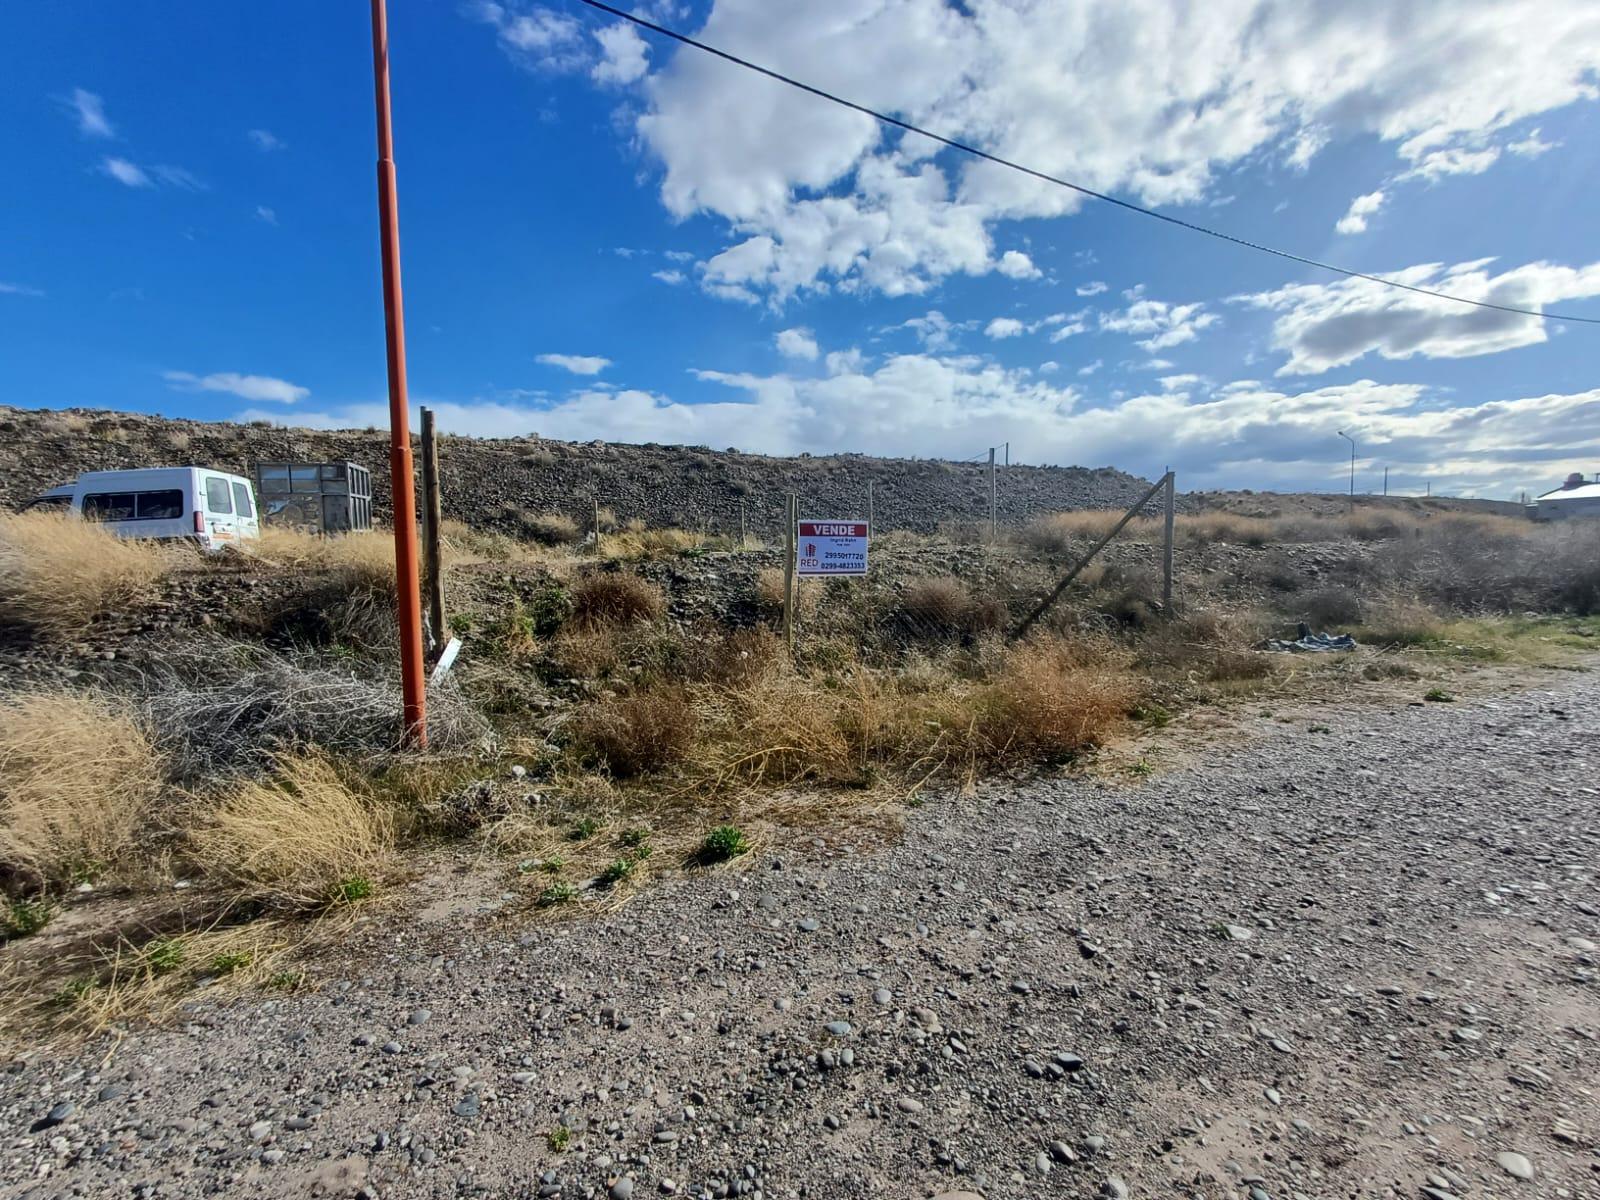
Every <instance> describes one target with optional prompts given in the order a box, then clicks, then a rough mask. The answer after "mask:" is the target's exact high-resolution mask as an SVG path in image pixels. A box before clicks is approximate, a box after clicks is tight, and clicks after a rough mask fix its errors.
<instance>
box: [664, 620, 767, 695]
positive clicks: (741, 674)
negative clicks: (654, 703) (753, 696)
mask: <svg viewBox="0 0 1600 1200" xmlns="http://www.w3.org/2000/svg"><path fill="white" fill-rule="evenodd" d="M783 653H784V648H783V642H782V641H781V640H780V639H779V638H778V636H777V634H775V633H774V632H773V631H772V630H770V629H766V628H763V627H756V628H752V629H735V630H733V631H732V632H729V633H726V634H722V635H720V636H716V637H711V638H700V639H697V640H695V641H692V642H690V643H689V645H688V647H687V652H686V654H685V660H684V664H683V665H684V677H685V678H686V679H688V680H690V681H692V682H696V683H720V684H738V683H747V682H749V681H750V680H751V679H753V678H754V677H755V676H756V675H758V674H760V673H761V672H762V671H765V670H766V669H767V668H768V667H769V666H770V665H771V664H772V663H773V662H775V661H776V660H777V658H778V657H779V655H781V654H783Z"/></svg>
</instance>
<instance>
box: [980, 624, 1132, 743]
mask: <svg viewBox="0 0 1600 1200" xmlns="http://www.w3.org/2000/svg"><path fill="white" fill-rule="evenodd" d="M1136 693H1137V689H1136V688H1135V686H1134V681H1133V679H1132V677H1131V676H1130V675H1129V674H1128V673H1127V672H1126V670H1123V669H1121V668H1120V667H1119V666H1117V665H1114V664H1108V663H1097V662H1085V661H1083V656H1082V653H1081V651H1078V650H1075V649H1074V648H1073V647H1071V646H1069V645H1067V644H1066V643H1063V642H1059V641H1035V642H1031V643H1028V644H1026V645H1022V646H1018V647H1016V648H1015V649H1014V650H1012V652H1011V653H1010V654H1008V655H1007V656H1006V660H1005V663H1004V667H1003V669H1002V671H1001V673H1000V676H999V678H998V679H997V680H995V681H994V682H993V683H991V684H990V685H989V686H988V687H987V688H985V689H984V690H983V692H981V693H980V694H979V696H978V697H977V702H976V704H975V706H974V707H975V712H976V716H977V720H976V722H975V724H974V730H973V733H974V741H973V749H974V752H975V753H976V754H977V756H978V757H981V758H988V759H990V760H995V761H1006V760H1009V759H1012V758H1020V759H1023V760H1026V759H1042V760H1045V761H1052V762H1054V761H1061V760H1063V759H1066V758H1070V757H1072V756H1073V755H1075V754H1078V753H1080V752H1081V751H1083V750H1086V749H1089V748H1090V747H1092V746H1096V745H1099V744H1100V743H1101V742H1102V741H1104V740H1105V738H1106V736H1107V735H1108V734H1109V733H1110V732H1111V731H1112V730H1114V729H1115V728H1116V727H1117V725H1118V724H1119V723H1120V722H1121V721H1122V720H1123V719H1124V718H1125V717H1126V716H1127V713H1128V710H1129V708H1130V707H1131V706H1132V704H1133V701H1134V698H1135V695H1136Z"/></svg>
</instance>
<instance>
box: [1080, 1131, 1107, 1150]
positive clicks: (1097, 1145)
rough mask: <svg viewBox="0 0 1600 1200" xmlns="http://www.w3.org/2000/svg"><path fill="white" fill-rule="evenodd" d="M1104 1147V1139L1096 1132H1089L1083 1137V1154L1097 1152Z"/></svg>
mask: <svg viewBox="0 0 1600 1200" xmlns="http://www.w3.org/2000/svg"><path fill="white" fill-rule="evenodd" d="M1105 1148H1106V1139H1105V1138H1104V1137H1102V1136H1101V1135H1100V1134H1098V1133H1091V1134H1089V1135H1088V1136H1087V1137H1086V1138H1084V1139H1083V1151H1084V1153H1085V1154H1099V1153H1100V1152H1101V1151H1102V1150H1104V1149H1105Z"/></svg>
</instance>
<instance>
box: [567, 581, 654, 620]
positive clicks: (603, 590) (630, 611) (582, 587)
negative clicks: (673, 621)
mask: <svg viewBox="0 0 1600 1200" xmlns="http://www.w3.org/2000/svg"><path fill="white" fill-rule="evenodd" d="M666 608H667V600H666V597H665V596H664V595H662V593H661V589H660V588H659V587H657V586H656V585H655V584H653V583H650V582H649V581H648V580H644V579H641V578H639V576H637V575H633V574H630V573H628V572H626V571H594V572H591V573H590V574H587V575H584V576H583V577H581V578H580V579H579V580H578V581H577V582H576V583H574V584H573V585H572V617H573V620H574V621H576V622H577V623H578V624H580V625H631V624H635V623H637V622H640V621H654V620H655V619H656V618H657V617H659V616H661V614H662V613H664V612H665V611H666Z"/></svg>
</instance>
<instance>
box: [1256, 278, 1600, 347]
mask: <svg viewBox="0 0 1600 1200" xmlns="http://www.w3.org/2000/svg"><path fill="white" fill-rule="evenodd" d="M1493 261H1494V260H1493V259H1488V258H1485V259H1478V260H1476V261H1474V262H1464V263H1457V264H1456V265H1455V266H1452V267H1445V266H1443V265H1442V264H1440V263H1423V264H1421V265H1419V266H1414V267H1408V268H1406V269H1405V270H1403V271H1390V272H1385V275H1386V277H1387V278H1390V279H1395V280H1398V281H1399V282H1401V283H1406V284H1410V285H1411V286H1413V287H1425V288H1429V289H1430V290H1433V291H1442V292H1448V293H1450V294H1452V295H1456V296H1462V297H1464V298H1466V299H1468V300H1483V301H1487V302H1489V303H1493V304H1505V305H1510V306H1512V307H1515V308H1529V309H1533V310H1534V311H1540V310H1542V309H1543V308H1544V306H1545V305H1548V304H1555V303H1557V302H1559V301H1562V300H1582V299H1586V298H1588V297H1592V296H1597V295H1600V263H1591V264H1589V265H1588V266H1586V267H1563V266H1556V265H1554V264H1551V263H1546V262H1535V263H1528V264H1526V265H1525V266H1521V267H1516V268H1514V269H1512V270H1509V271H1506V272H1503V273H1502V274H1499V275H1492V274H1490V272H1489V269H1488V268H1489V264H1490V263H1492V262H1493ZM1234 299H1235V300H1236V301H1237V302H1240V303H1245V304H1249V305H1252V306H1254V307H1257V308H1265V309H1270V310H1271V311H1273V312H1275V313H1277V314H1279V315H1278V316H1277V317H1276V319H1275V320H1274V321H1273V328H1272V337H1273V345H1274V346H1276V347H1277V348H1278V349H1279V350H1282V351H1284V352H1286V353H1287V354H1288V355H1289V358H1288V361H1287V362H1285V363H1284V365H1283V366H1282V367H1281V368H1280V369H1279V371H1278V374H1280V375H1312V374H1317V373H1319V372H1322V371H1326V370H1329V369H1330V368H1332V367H1339V366H1343V365H1344V364H1346V363H1350V362H1354V361H1355V360H1356V359H1358V358H1360V357H1361V356H1362V355H1364V354H1370V353H1373V352H1377V353H1378V354H1380V355H1382V356H1383V357H1384V358H1390V359H1405V358H1410V357H1412V356H1413V355H1419V354H1420V355H1422V356H1423V357H1424V358H1469V357H1472V356H1475V355H1480V354H1494V353H1496V352H1497V351H1501V350H1512V349H1515V348H1517V347H1520V346H1531V345H1535V344H1537V343H1539V342H1543V341H1545V340H1546V339H1547V338H1548V336H1549V331H1548V330H1547V328H1546V325H1547V322H1545V321H1543V320H1540V319H1539V318H1537V317H1524V316H1519V315H1517V314H1515V313H1504V312H1496V311H1494V310H1492V309H1482V308H1474V307H1471V306H1469V305H1465V304H1456V303H1452V302H1450V301H1448V300H1435V299H1433V298H1431V297H1428V296H1419V295H1417V294H1415V293H1413V292H1403V291H1399V290H1396V289H1395V288H1391V287H1385V286H1384V285H1382V284H1379V283H1374V282H1372V281H1370V280H1366V279H1342V280H1338V281H1335V282H1333V283H1306V284H1294V285H1291V286H1289V287H1284V288H1279V289H1277V290H1275V291H1268V292H1260V293H1256V294H1254V295H1249V296H1239V297H1235V298H1234Z"/></svg>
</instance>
